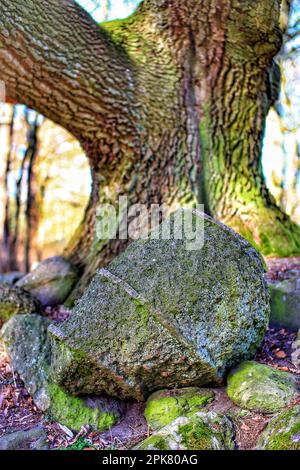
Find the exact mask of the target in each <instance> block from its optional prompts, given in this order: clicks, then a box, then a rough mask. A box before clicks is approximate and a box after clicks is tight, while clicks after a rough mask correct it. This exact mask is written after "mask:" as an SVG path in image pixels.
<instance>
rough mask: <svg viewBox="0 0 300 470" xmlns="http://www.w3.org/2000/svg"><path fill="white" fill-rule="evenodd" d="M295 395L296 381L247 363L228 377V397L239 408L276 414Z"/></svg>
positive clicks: (263, 366) (250, 362) (273, 370)
mask: <svg viewBox="0 0 300 470" xmlns="http://www.w3.org/2000/svg"><path fill="white" fill-rule="evenodd" d="M297 393H298V389H297V384H296V380H295V378H294V377H293V376H292V375H291V374H288V373H286V372H282V371H278V370H275V369H273V368H272V367H269V366H265V365H263V364H258V363H257V362H254V361H246V362H243V363H242V364H240V366H239V367H238V368H237V369H235V370H234V371H233V372H232V373H231V374H230V375H229V377H228V384H227V394H228V396H229V398H230V399H231V400H232V401H233V402H234V403H235V404H236V405H239V406H240V407H242V408H246V409H248V410H254V411H258V412H262V413H275V412H277V411H279V410H281V409H282V408H283V407H285V406H287V405H288V404H289V403H290V402H291V400H292V399H293V398H294V397H295V396H296V394H297Z"/></svg>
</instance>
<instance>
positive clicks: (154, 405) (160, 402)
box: [145, 387, 214, 430]
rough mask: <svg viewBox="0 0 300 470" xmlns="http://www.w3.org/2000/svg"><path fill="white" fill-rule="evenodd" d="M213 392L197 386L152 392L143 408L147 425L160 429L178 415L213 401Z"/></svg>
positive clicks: (194, 410) (185, 413) (186, 413)
mask: <svg viewBox="0 0 300 470" xmlns="http://www.w3.org/2000/svg"><path fill="white" fill-rule="evenodd" d="M213 399H214V393H213V392H212V391H210V390H205V389H201V388H197V387H189V388H183V389H179V390H177V389H176V390H161V391H159V392H155V393H153V394H152V395H151V396H150V397H149V399H148V401H147V406H146V409H145V418H146V420H147V423H148V424H149V426H150V427H151V428H152V429H154V430H157V429H160V428H162V427H164V426H166V425H167V424H169V423H171V422H172V421H174V420H175V419H176V418H178V417H179V416H187V415H189V414H190V413H195V412H196V411H199V410H200V409H201V408H203V407H205V406H206V405H207V404H208V403H210V402H211V401H213Z"/></svg>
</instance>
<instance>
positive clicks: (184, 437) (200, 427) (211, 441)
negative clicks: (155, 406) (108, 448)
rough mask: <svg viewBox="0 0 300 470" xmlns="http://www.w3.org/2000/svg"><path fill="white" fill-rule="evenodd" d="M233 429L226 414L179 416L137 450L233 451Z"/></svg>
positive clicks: (207, 413) (209, 413)
mask: <svg viewBox="0 0 300 470" xmlns="http://www.w3.org/2000/svg"><path fill="white" fill-rule="evenodd" d="M234 448H235V442H234V426H233V424H232V422H231V421H230V420H229V419H228V418H227V417H226V416H223V415H219V414H218V413H214V412H198V413H194V414H193V415H191V416H188V417H187V416H186V417H182V416H181V417H179V418H177V419H175V421H173V422H172V423H170V424H168V425H167V426H165V427H164V428H162V429H160V430H159V431H158V432H157V433H155V434H154V435H153V436H151V437H149V438H148V439H146V440H145V441H143V442H142V443H140V444H139V445H138V446H137V447H136V449H137V450H225V449H228V450H229V449H234Z"/></svg>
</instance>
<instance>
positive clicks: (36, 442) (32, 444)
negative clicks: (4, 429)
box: [0, 426, 49, 450]
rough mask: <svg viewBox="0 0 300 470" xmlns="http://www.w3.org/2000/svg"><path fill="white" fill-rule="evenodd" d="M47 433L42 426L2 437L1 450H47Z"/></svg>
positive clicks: (0, 439)
mask: <svg viewBox="0 0 300 470" xmlns="http://www.w3.org/2000/svg"><path fill="white" fill-rule="evenodd" d="M48 448H49V445H48V443H47V433H46V431H45V429H44V428H43V427H42V426H36V427H34V428H31V429H28V430H26V431H16V432H12V433H10V434H5V435H4V436H2V437H0V450H47V449H48Z"/></svg>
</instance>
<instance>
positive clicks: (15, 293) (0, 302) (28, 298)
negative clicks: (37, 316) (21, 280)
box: [0, 283, 41, 321]
mask: <svg viewBox="0 0 300 470" xmlns="http://www.w3.org/2000/svg"><path fill="white" fill-rule="evenodd" d="M40 308H41V306H40V303H39V301H38V300H37V299H35V298H34V297H32V295H30V294H29V292H26V291H24V290H23V289H21V288H19V287H15V286H11V285H9V284H5V283H3V284H1V283H0V321H7V320H9V319H10V318H11V317H12V316H14V315H17V314H20V313H21V314H27V313H34V312H39V311H40Z"/></svg>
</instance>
